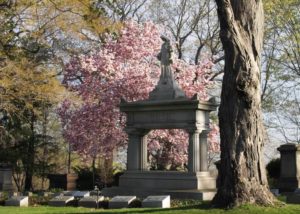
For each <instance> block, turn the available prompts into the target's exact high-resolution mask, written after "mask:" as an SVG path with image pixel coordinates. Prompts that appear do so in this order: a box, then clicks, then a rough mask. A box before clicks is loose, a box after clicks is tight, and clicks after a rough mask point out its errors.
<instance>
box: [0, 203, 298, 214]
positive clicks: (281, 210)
mask: <svg viewBox="0 0 300 214" xmlns="http://www.w3.org/2000/svg"><path fill="white" fill-rule="evenodd" d="M0 213H1V214H2V213H3V214H10V213H11V214H18V213H22V214H23V213H24V214H35V213H72V214H75V213H100V214H106V213H107V214H108V213H110V214H112V213H114V214H119V213H123V214H124V213H130V214H133V213H141V214H142V213H151V214H158V213H161V214H181V213H189V214H196V213H200V214H201V213H203V214H207V213H208V214H210V213H224V214H246V213H252V214H254V213H255V214H259V213H262V214H268V213H278V214H287V213H295V214H297V213H298V214H300V205H284V206H282V207H258V206H252V205H247V206H242V207H240V208H235V209H230V210H224V209H210V208H209V205H208V204H206V203H204V204H198V205H192V206H183V207H176V208H171V209H144V208H128V209H98V210H95V209H88V208H81V207H79V208H76V207H62V208H58V207H49V206H39V207H28V208H27V207H24V208H16V207H2V206H1V207H0Z"/></svg>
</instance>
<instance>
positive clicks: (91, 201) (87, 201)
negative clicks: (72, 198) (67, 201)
mask: <svg viewBox="0 0 300 214" xmlns="http://www.w3.org/2000/svg"><path fill="white" fill-rule="evenodd" d="M103 200H104V196H98V201H97V196H87V197H83V198H82V199H80V200H79V202H78V206H80V207H87V208H96V207H97V203H98V205H99V203H100V202H101V201H103Z"/></svg>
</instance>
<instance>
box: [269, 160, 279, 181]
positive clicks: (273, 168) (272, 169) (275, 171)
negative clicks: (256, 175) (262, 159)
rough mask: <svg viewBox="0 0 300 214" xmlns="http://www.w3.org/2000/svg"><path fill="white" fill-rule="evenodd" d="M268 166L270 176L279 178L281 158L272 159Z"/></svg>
mask: <svg viewBox="0 0 300 214" xmlns="http://www.w3.org/2000/svg"><path fill="white" fill-rule="evenodd" d="M266 168H267V171H268V176H269V177H270V178H273V179H278V178H279V177H280V158H276V159H272V160H271V161H270V162H269V163H268V164H267V166H266Z"/></svg>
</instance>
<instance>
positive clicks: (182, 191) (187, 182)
mask: <svg viewBox="0 0 300 214" xmlns="http://www.w3.org/2000/svg"><path fill="white" fill-rule="evenodd" d="M215 192H216V177H215V176H212V175H211V174H210V172H195V173H192V172H177V171H126V172H125V173H124V175H122V176H121V177H120V180H119V187H111V188H105V189H103V190H102V194H103V195H104V196H107V197H112V196H116V195H135V196H137V197H140V198H145V197H147V196H149V195H171V198H178V199H198V200H211V199H212V198H213V197H214V195H215Z"/></svg>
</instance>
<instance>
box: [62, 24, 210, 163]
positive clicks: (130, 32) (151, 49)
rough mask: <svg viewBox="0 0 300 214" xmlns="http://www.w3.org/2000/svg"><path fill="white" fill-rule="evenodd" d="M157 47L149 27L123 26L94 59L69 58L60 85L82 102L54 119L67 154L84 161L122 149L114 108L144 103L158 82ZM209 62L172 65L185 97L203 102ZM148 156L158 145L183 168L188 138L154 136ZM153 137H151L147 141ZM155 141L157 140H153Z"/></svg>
mask: <svg viewBox="0 0 300 214" xmlns="http://www.w3.org/2000/svg"><path fill="white" fill-rule="evenodd" d="M160 46H161V40H160V33H159V31H158V28H157V26H156V25H154V24H153V23H150V22H147V23H144V24H137V23H135V22H131V21H130V22H126V23H124V27H123V30H122V31H121V32H120V35H119V36H118V38H117V39H114V38H113V37H112V36H109V35H108V36H107V39H106V43H105V44H104V45H103V46H102V47H101V49H100V50H97V51H95V52H94V53H93V54H90V55H87V56H81V57H74V58H72V59H71V60H70V62H69V64H68V65H67V66H66V68H65V71H64V80H63V82H64V84H65V85H66V86H67V87H68V88H69V90H71V91H73V92H76V93H77V94H78V95H79V96H80V97H81V100H82V101H81V102H79V103H76V102H75V101H72V100H68V101H65V102H64V103H62V104H61V107H60V108H59V114H60V116H61V120H62V123H63V126H64V137H65V139H66V140H67V141H68V142H69V143H70V144H71V145H72V148H73V149H74V150H76V151H77V152H79V153H80V154H82V155H83V157H84V156H98V155H103V156H106V155H108V154H109V153H111V152H112V151H113V149H114V148H116V147H119V146H123V145H126V143H127V135H126V133H125V132H124V131H123V128H124V125H125V117H124V115H123V114H121V113H120V111H119V108H118V104H119V103H120V100H121V98H125V99H126V100H127V101H136V100H142V99H146V98H148V95H149V92H150V91H151V90H153V88H154V86H155V84H156V82H157V81H158V78H159V74H160V68H159V61H158V60H157V58H156V55H157V54H158V52H159V50H160ZM211 66H212V63H211V62H210V61H207V62H205V63H203V64H200V65H189V64H188V63H186V62H184V61H182V60H175V61H174V64H173V69H174V70H176V78H177V79H178V81H179V84H180V85H181V87H182V88H183V89H184V90H185V91H186V93H187V95H188V96H192V95H193V94H195V93H198V94H199V95H200V96H201V98H203V99H207V93H206V88H207V87H208V86H209V85H210V84H211V83H210V82H209V80H208V79H209V77H208V72H209V70H210V68H211ZM154 133H156V136H154V135H152V134H150V143H149V150H150V151H154V150H157V149H158V148H159V147H160V146H162V144H161V142H162V139H164V140H166V139H168V140H169V141H170V142H172V144H173V145H174V149H172V152H171V153H170V157H169V158H171V159H173V160H175V162H176V163H184V162H186V156H187V135H186V134H185V132H184V131H178V130H170V131H161V130H160V131H159V130H156V131H154ZM151 136H152V137H151ZM158 136H159V137H158Z"/></svg>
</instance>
